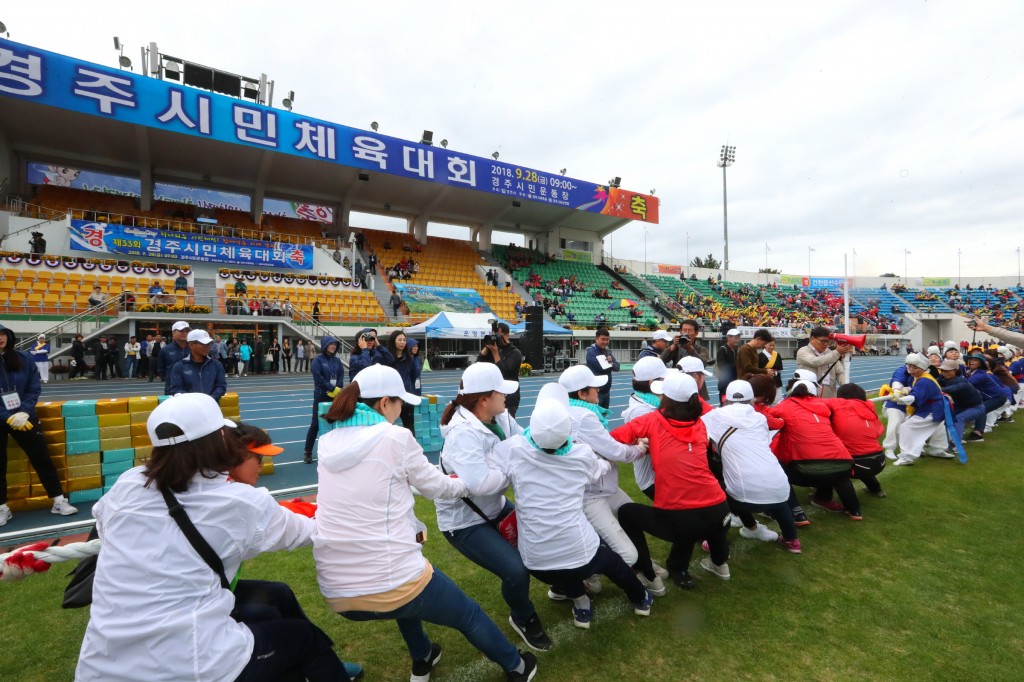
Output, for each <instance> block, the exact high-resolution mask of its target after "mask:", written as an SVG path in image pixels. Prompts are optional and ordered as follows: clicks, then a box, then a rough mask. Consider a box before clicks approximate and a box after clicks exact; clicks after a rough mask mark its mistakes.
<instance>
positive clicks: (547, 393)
mask: <svg viewBox="0 0 1024 682" xmlns="http://www.w3.org/2000/svg"><path fill="white" fill-rule="evenodd" d="M545 400H554V401H555V402H556V403H558V404H560V405H562V406H563V407H566V408H568V407H569V392H568V391H567V390H565V386H562V384H560V383H558V382H557V381H552V382H551V383H550V384H544V385H543V386H541V387H540V391H538V392H537V402H538V403H539V402H543V401H545Z"/></svg>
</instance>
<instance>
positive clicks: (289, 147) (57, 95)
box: [0, 39, 658, 223]
mask: <svg viewBox="0 0 1024 682" xmlns="http://www.w3.org/2000/svg"><path fill="white" fill-rule="evenodd" d="M0 96H3V97H14V98H18V99H22V100H27V101H32V102H38V103H40V104H46V105H49V106H53V107H58V108H61V109H66V110H70V111H77V112H80V113H83V114H89V115H93V116H99V117H104V118H108V119H114V120H117V121H123V122H126V123H130V124H134V125H140V126H145V127H148V128H155V129H159V130H166V131H171V132H176V133H181V134H184V135H191V136H194V137H205V138H208V139H211V140H219V141H223V142H229V143H233V144H240V145H246V146H249V147H255V148H260V149H270V150H275V151H278V152H281V153H284V154H291V155H294V156H301V157H305V158H309V159H318V160H322V161H328V162H333V163H337V164H341V165H344V166H350V167H353V168H359V169H364V170H369V171H375V172H380V173H387V174H389V175H397V176H402V177H406V178H412V179H416V180H423V181H426V182H434V183H440V184H444V185H449V186H452V187H464V188H470V189H475V190H479V191H481V192H487V193H490V194H501V195H505V196H508V197H512V198H516V199H525V200H528V201H536V202H541V203H545V204H552V205H555V206H564V207H566V208H573V209H575V210H578V211H586V212H589V213H601V214H604V215H610V216H616V217H620V218H626V219H629V220H640V221H644V222H649V223H657V222H658V199H657V197H654V196H652V195H647V194H641V193H638V192H631V191H629V190H625V189H621V188H618V187H611V186H608V185H598V184H595V183H592V182H585V181H583V180H577V179H574V178H568V177H565V176H563V175H559V174H554V173H545V172H542V171H537V170H534V169H532V168H526V167H524V166H518V165H515V164H509V163H504V162H499V161H497V160H491V159H487V158H482V157H477V156H472V155H469V154H463V153H460V152H457V151H455V150H450V149H439V148H437V147H433V146H428V145H423V144H418V143H415V142H410V141H408V140H401V139H399V138H395V137H389V136H387V135H378V134H377V133H374V132H368V131H363V130H359V129H356V128H350V127H347V126H342V125H338V124H335V123H329V122H326V121H321V120H319V119H313V118H309V117H306V116H302V115H301V114H297V113H293V112H290V111H283V110H280V109H274V108H271V107H267V106H263V105H260V104H256V103H253V102H248V101H244V100H240V99H234V98H232V97H228V96H226V95H221V94H217V93H214V92H208V91H206V90H200V89H197V88H192V87H188V86H184V85H180V84H178V83H177V82H170V81H163V80H160V79H157V78H152V77H148V76H143V75H140V74H135V73H131V72H127V71H118V70H117V69H111V68H107V67H104V66H100V65H98V64H93V63H91V62H86V61H81V60H77V59H73V58H71V57H66V56H64V55H60V54H56V53H54V52H48V51H46V50H39V49H36V48H33V47H30V46H27V45H22V44H20V43H15V42H11V41H9V40H3V39H0Z"/></svg>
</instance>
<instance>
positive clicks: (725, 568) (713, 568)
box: [700, 556, 732, 580]
mask: <svg viewBox="0 0 1024 682" xmlns="http://www.w3.org/2000/svg"><path fill="white" fill-rule="evenodd" d="M700 567H701V568H703V569H704V570H705V571H707V572H708V573H714V574H715V575H717V576H718V577H719V578H721V579H722V580H728V579H729V578H731V577H732V576H731V575H729V563H728V562H726V563H724V564H722V565H721V566H717V565H715V562H714V561H712V560H711V557H709V556H706V557H704V558H703V559H701V560H700Z"/></svg>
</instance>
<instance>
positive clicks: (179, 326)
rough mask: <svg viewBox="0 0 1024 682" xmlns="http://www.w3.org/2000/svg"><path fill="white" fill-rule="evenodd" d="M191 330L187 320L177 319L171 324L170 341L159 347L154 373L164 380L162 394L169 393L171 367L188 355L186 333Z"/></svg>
mask: <svg viewBox="0 0 1024 682" xmlns="http://www.w3.org/2000/svg"><path fill="white" fill-rule="evenodd" d="M190 331H192V330H191V329H190V328H189V325H188V322H185V321H184V320H179V321H178V322H175V323H174V324H173V325H172V326H171V341H172V342H171V343H168V344H167V345H165V346H164V347H163V348H161V349H160V355H159V357H158V358H157V362H156V374H157V376H159V377H160V378H161V379H163V380H164V395H171V392H170V388H171V368H172V367H174V365H175V364H177V363H178V361H179V360H184V359H185V358H186V357H188V352H189V351H188V333H189V332H190Z"/></svg>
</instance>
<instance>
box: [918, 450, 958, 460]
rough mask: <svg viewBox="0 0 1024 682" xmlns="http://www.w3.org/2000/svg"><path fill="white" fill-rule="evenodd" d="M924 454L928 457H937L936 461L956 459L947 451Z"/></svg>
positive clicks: (933, 451)
mask: <svg viewBox="0 0 1024 682" xmlns="http://www.w3.org/2000/svg"><path fill="white" fill-rule="evenodd" d="M924 454H926V455H928V456H929V457H937V458H938V459H953V458H954V457H956V455H955V454H953V453H952V452H950V451H949V450H932V451H931V452H925V453H924Z"/></svg>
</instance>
